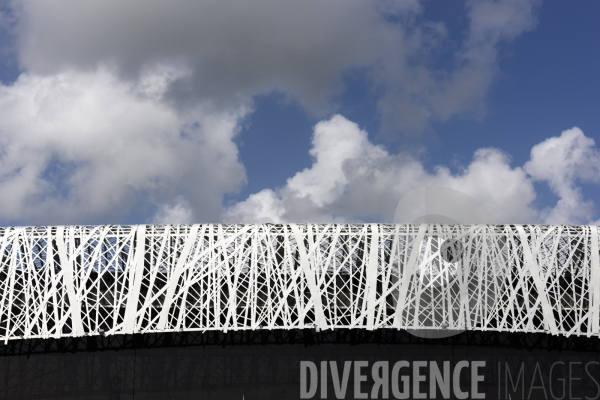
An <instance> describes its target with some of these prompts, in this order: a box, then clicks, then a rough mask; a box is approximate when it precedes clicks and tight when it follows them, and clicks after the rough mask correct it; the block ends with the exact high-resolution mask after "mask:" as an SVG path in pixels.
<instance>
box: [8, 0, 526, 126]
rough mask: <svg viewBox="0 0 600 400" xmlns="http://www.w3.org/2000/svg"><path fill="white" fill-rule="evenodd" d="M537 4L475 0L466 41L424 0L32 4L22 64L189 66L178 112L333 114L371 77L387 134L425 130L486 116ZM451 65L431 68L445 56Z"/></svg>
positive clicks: (22, 33)
mask: <svg viewBox="0 0 600 400" xmlns="http://www.w3.org/2000/svg"><path fill="white" fill-rule="evenodd" d="M537 4H538V0H486V1H480V2H467V7H466V13H467V17H468V27H467V28H466V29H467V31H468V34H467V35H466V38H465V39H464V41H463V42H462V43H455V42H454V39H452V38H450V37H448V34H447V30H446V29H445V27H444V25H443V24H442V23H441V22H438V21H427V20H424V17H423V13H422V8H421V5H420V3H419V2H418V1H416V0H405V1H382V2H371V1H350V2H348V1H337V0H334V1H321V0H307V1H300V2H281V1H277V0H258V1H253V2H247V1H221V0H219V1H217V0H202V1H179V2H176V3H173V2H170V1H164V0H155V1H153V2H152V4H151V5H149V4H148V2H146V1H143V0H131V1H128V2H126V3H123V2H122V1H117V0H93V1H85V2H79V3H77V4H73V2H71V1H67V0H53V1H44V2H40V1H35V0H23V1H20V2H18V3H13V8H16V9H18V10H19V11H18V15H19V19H18V23H17V24H16V27H15V30H16V32H17V37H18V40H17V42H18V51H19V57H20V61H21V64H22V66H23V68H25V69H26V70H28V71H30V72H33V73H39V74H54V73H59V72H61V71H63V70H64V69H65V68H67V69H78V70H88V71H89V70H95V69H96V68H97V67H98V66H99V65H106V64H109V65H112V66H114V67H115V68H116V69H117V70H118V71H119V73H120V77H121V78H124V77H126V78H133V79H138V76H139V74H141V73H142V72H143V71H144V70H146V69H148V68H152V66H153V65H155V64H156V63H159V64H165V63H167V64H174V65H178V66H180V67H185V68H188V69H189V71H190V73H189V74H186V75H184V76H181V77H180V78H179V79H175V80H172V81H170V83H169V88H168V90H167V91H166V92H164V93H165V95H166V97H167V98H168V99H169V100H171V101H174V102H176V103H177V104H178V105H179V106H189V105H190V104H195V103H196V102H197V101H201V100H205V101H210V102H211V103H212V104H213V105H217V106H220V107H226V108H227V107H230V106H232V105H234V106H237V105H238V104H239V103H238V102H239V101H240V100H241V101H246V100H247V99H248V98H249V97H252V96H254V95H256V94H261V93H267V92H271V91H274V90H276V91H281V92H282V93H284V94H285V95H287V96H289V97H291V98H295V99H298V100H299V101H300V102H301V103H302V104H303V105H304V106H306V107H307V108H309V109H310V110H312V111H313V112H315V113H316V114H318V115H327V114H329V113H330V112H331V111H332V110H334V109H335V101H333V100H334V99H335V98H336V96H337V95H339V94H340V92H341V91H342V90H343V87H342V78H343V75H344V74H345V73H346V72H348V71H351V70H353V69H361V70H366V71H368V72H369V76H370V77H371V78H372V81H371V84H372V85H373V87H374V88H376V89H377V92H378V93H381V98H380V101H379V111H380V112H381V114H382V123H383V126H384V129H388V130H391V131H394V132H397V131H398V130H404V131H411V132H420V131H422V130H424V129H426V127H427V126H428V123H429V121H430V120H432V119H434V120H445V119H447V118H449V117H451V116H455V115H463V114H475V115H481V114H482V112H483V111H484V107H483V106H482V105H484V104H485V102H484V100H485V95H486V93H487V90H488V88H489V86H490V84H491V82H492V80H493V78H494V77H495V75H496V72H497V65H496V53H497V46H498V45H499V44H500V43H502V42H506V41H510V40H513V39H514V38H516V37H517V36H519V35H520V34H521V33H522V32H524V31H526V30H529V29H531V28H532V27H533V26H534V25H535V13H534V11H535V9H536V7H535V6H536V5H537ZM449 47H452V48H455V49H457V50H456V51H455V52H454V54H452V55H451V56H452V60H453V61H452V62H450V63H448V66H447V67H445V68H443V69H439V68H438V67H434V65H439V63H437V61H438V59H439V57H440V55H441V57H447V52H446V49H447V48H449Z"/></svg>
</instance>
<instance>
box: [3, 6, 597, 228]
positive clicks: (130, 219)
mask: <svg viewBox="0 0 600 400" xmlns="http://www.w3.org/2000/svg"><path fill="white" fill-rule="evenodd" d="M155 4H156V5H155V6H154V7H144V6H143V5H142V3H141V2H135V1H134V2H130V3H128V4H127V5H126V6H124V5H123V4H121V3H120V2H117V1H114V2H113V1H107V2H96V1H90V2H87V3H86V4H84V5H79V6H76V7H71V6H69V4H68V3H67V2H63V1H50V2H44V3H43V4H41V3H39V2H33V1H25V0H24V1H15V2H12V1H9V2H5V3H4V4H3V6H2V7H1V8H0V10H2V13H3V14H2V22H3V24H2V26H3V31H2V37H1V39H0V44H1V46H2V53H0V54H1V57H2V58H1V63H0V80H1V81H2V83H3V85H2V87H0V149H1V151H0V222H1V223H2V224H4V225H7V224H56V223H65V224H66V223H151V222H160V223H177V222H286V221H287V222H304V221H318V222H329V221H337V222H344V221H353V222H369V221H382V222H387V221H391V220H392V218H393V214H394V210H395V205H396V204H397V203H398V201H399V200H400V199H401V198H402V197H403V196H404V195H405V194H406V193H408V192H410V191H411V190H414V189H418V188H419V187H423V186H444V187H449V188H452V189H456V190H459V191H462V192H464V193H466V194H468V195H470V196H472V197H474V198H475V199H477V200H478V201H479V202H480V203H481V204H483V205H484V206H485V207H486V208H488V209H489V210H490V211H491V212H492V213H493V214H494V215H495V216H496V218H497V220H498V221H500V222H532V223H544V222H547V223H577V224H583V223H597V221H598V220H600V212H599V209H598V204H597V203H598V198H599V195H600V188H599V185H598V184H599V183H600V156H599V152H598V146H597V143H595V142H594V140H595V141H596V142H597V138H598V137H599V136H600V135H599V133H598V132H599V131H598V129H599V127H600V113H599V112H598V110H599V106H600V77H599V75H598V72H597V71H600V44H599V42H598V40H596V38H598V37H600V28H599V27H598V24H597V22H596V20H597V18H596V17H597V15H599V12H600V5H599V4H598V3H597V2H569V3H567V2H558V1H546V2H541V1H537V0H535V1H526V0H523V1H521V0H519V1H517V0H497V1H480V2H471V1H468V2H460V1H441V0H438V1H434V0H428V1H422V2H419V1H417V0H407V1H397V2H394V1H383V2H380V3H373V2H359V1H356V2H339V1H332V2H321V1H314V2H303V3H302V4H300V3H290V4H281V3H280V2H274V1H270V0H261V1H257V2H256V3H252V5H248V4H244V3H240V2H215V1H200V2H195V3H181V4H180V5H177V6H172V5H170V4H169V3H167V2H164V3H163V2H156V3H155ZM575 127H576V128H575ZM563 132H564V133H563ZM452 207H453V205H452V204H449V205H448V210H447V212H448V213H449V214H451V213H452Z"/></svg>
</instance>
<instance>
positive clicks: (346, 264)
mask: <svg viewBox="0 0 600 400" xmlns="http://www.w3.org/2000/svg"><path fill="white" fill-rule="evenodd" d="M598 229H599V228H598V227H596V226H550V225H525V226H521V225H438V224H428V225H384V224H368V225H343V224H330V225H317V224H304V225H300V224H291V225H273V224H257V225H218V224H201V225H193V226H188V225H139V226H59V227H25V228H23V227H13V228H0V338H1V339H3V340H4V341H7V340H10V339H20V338H48V337H72V336H85V335H98V334H109V335H110V334H122V333H145V332H165V331H206V330H221V331H230V330H252V329H303V328H316V329H333V328H365V329H380V328H396V329H445V330H457V331H458V330H464V329H469V330H485V331H506V332H548V333H552V334H558V335H565V336H569V335H586V336H598V335H600V323H599V319H600V265H599V261H598V260H599V254H598V252H599V250H598V249H599V243H598V241H599V235H598ZM448 239H457V240H458V241H460V243H462V246H463V250H462V254H461V258H460V259H452V260H450V261H448V260H447V258H448V257H446V259H444V257H442V255H441V254H440V248H441V247H442V244H443V243H444V241H445V240H448Z"/></svg>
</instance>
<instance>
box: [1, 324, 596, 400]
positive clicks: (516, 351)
mask: <svg viewBox="0 0 600 400" xmlns="http://www.w3.org/2000/svg"><path fill="white" fill-rule="evenodd" d="M332 360H335V361H337V362H338V365H339V366H340V369H341V367H342V365H343V362H344V361H347V360H350V361H356V360H359V361H368V362H369V365H372V364H373V363H374V362H376V361H384V360H385V361H389V362H390V369H391V367H392V366H393V364H394V363H395V362H396V361H398V360H407V361H410V362H414V361H436V362H438V365H440V367H441V366H442V364H443V362H444V361H450V362H451V364H452V365H453V366H454V365H455V364H456V363H457V362H458V361H460V360H467V361H474V360H483V361H486V367H485V368H484V369H483V370H482V371H483V373H484V375H485V380H484V382H483V383H482V384H481V385H480V388H481V391H484V392H485V393H486V397H485V398H486V399H496V398H508V394H510V398H511V399H512V400H515V399H520V398H532V399H538V398H540V399H544V398H550V399H551V398H560V397H561V396H560V395H561V391H560V390H559V389H560V384H561V383H562V382H563V381H561V379H565V381H564V382H567V385H568V386H571V393H568V389H569V388H568V387H567V393H565V396H564V398H565V399H568V398H570V397H571V398H575V397H582V398H585V396H588V397H589V398H593V397H594V396H596V395H597V394H600V393H599V392H600V386H598V385H597V384H596V383H595V381H594V380H593V379H591V378H595V379H596V380H597V381H598V382H600V367H599V366H600V364H596V363H598V362H600V343H599V341H598V340H597V339H591V338H569V339H567V338H562V337H552V336H549V335H525V334H498V333H477V332H467V333H463V334H461V335H459V336H455V337H452V338H447V339H439V340H427V339H419V338H416V337H413V336H411V335H409V334H408V333H406V332H398V331H392V330H383V331H375V332H367V331H362V330H356V331H351V330H344V331H333V332H332V331H328V332H321V333H318V332H311V331H289V332H288V331H275V332H246V333H243V332H242V333H229V334H219V333H205V334H201V333H188V334H152V335H135V336H118V337H89V338H82V339H62V340H55V339H49V340H22V341H12V342H9V343H8V344H5V345H2V346H0V399H63V398H64V399H236V400H239V399H242V398H244V399H245V400H251V399H298V398H299V396H300V386H299V385H300V361H313V362H315V363H316V364H317V365H320V364H319V363H320V362H321V361H332ZM556 362H562V363H564V364H558V365H557V367H556V368H555V370H554V374H553V376H552V377H550V376H549V368H550V367H551V365H552V364H553V363H556ZM569 363H571V364H569ZM578 363H581V364H578ZM569 365H570V366H571V377H570V378H571V379H572V380H571V381H570V382H569V371H568V369H569V368H568V367H569ZM507 366H508V368H509V369H510V372H511V375H512V376H513V377H516V376H517V375H518V372H519V369H520V368H521V367H523V368H524V370H523V371H524V372H523V374H524V376H523V378H524V379H523V383H524V386H523V387H521V386H518V387H517V389H516V390H512V389H511V388H510V385H509V384H507V382H505V377H506V375H505V374H506V367H507ZM585 366H587V367H588V371H584V368H585ZM536 368H538V369H539V376H540V377H541V378H538V379H537V381H535V377H534V375H535V374H536V371H535V369H536ZM365 372H368V373H369V374H370V367H369V369H368V370H365ZM498 372H500V377H499V375H498ZM405 373H408V372H407V371H405ZM532 377H534V380H533V381H532ZM577 378H581V380H577ZM328 379H329V380H328V393H327V394H328V397H327V398H335V395H334V390H333V386H332V381H331V379H330V378H328ZM540 379H541V380H542V381H543V382H541V381H540ZM461 381H462V383H461V384H462V385H463V387H464V388H468V387H469V382H470V376H468V374H466V371H465V373H464V374H463V375H461ZM550 381H553V385H554V386H553V389H554V392H553V393H549V384H550V383H551V382H550ZM532 382H533V383H532ZM372 384H373V382H372V380H370V379H369V380H368V381H367V382H365V383H364V384H363V388H364V389H363V390H364V391H365V392H367V391H370V389H371V387H372ZM531 386H533V389H531ZM539 386H543V387H544V389H541V388H539ZM536 387H538V388H536ZM428 388H429V386H428V383H427V382H425V384H424V385H422V391H424V392H428ZM498 388H500V393H499V392H498ZM505 389H507V390H505ZM530 389H531V393H529V392H530ZM544 391H545V392H546V393H545V395H544ZM523 392H524V395H523V396H522V393H523ZM353 395H354V392H353V375H352V373H351V375H350V379H349V385H348V389H347V391H346V398H353ZM315 398H320V392H319V391H317V395H316V397H315ZM390 398H393V396H392V393H391V392H390ZM437 398H441V397H440V394H438V397H437Z"/></svg>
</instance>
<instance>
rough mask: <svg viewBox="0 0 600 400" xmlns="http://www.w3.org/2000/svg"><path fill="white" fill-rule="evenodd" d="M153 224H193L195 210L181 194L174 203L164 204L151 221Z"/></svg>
mask: <svg viewBox="0 0 600 400" xmlns="http://www.w3.org/2000/svg"><path fill="white" fill-rule="evenodd" d="M151 222H152V223H153V224H192V223H194V222H195V221H194V210H192V206H191V205H190V203H189V201H187V200H186V199H185V198H184V197H182V196H179V197H177V198H176V199H175V201H174V203H173V204H162V205H161V206H160V207H159V208H158V211H157V212H156V214H155V215H154V217H153V218H152V221H151Z"/></svg>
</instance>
